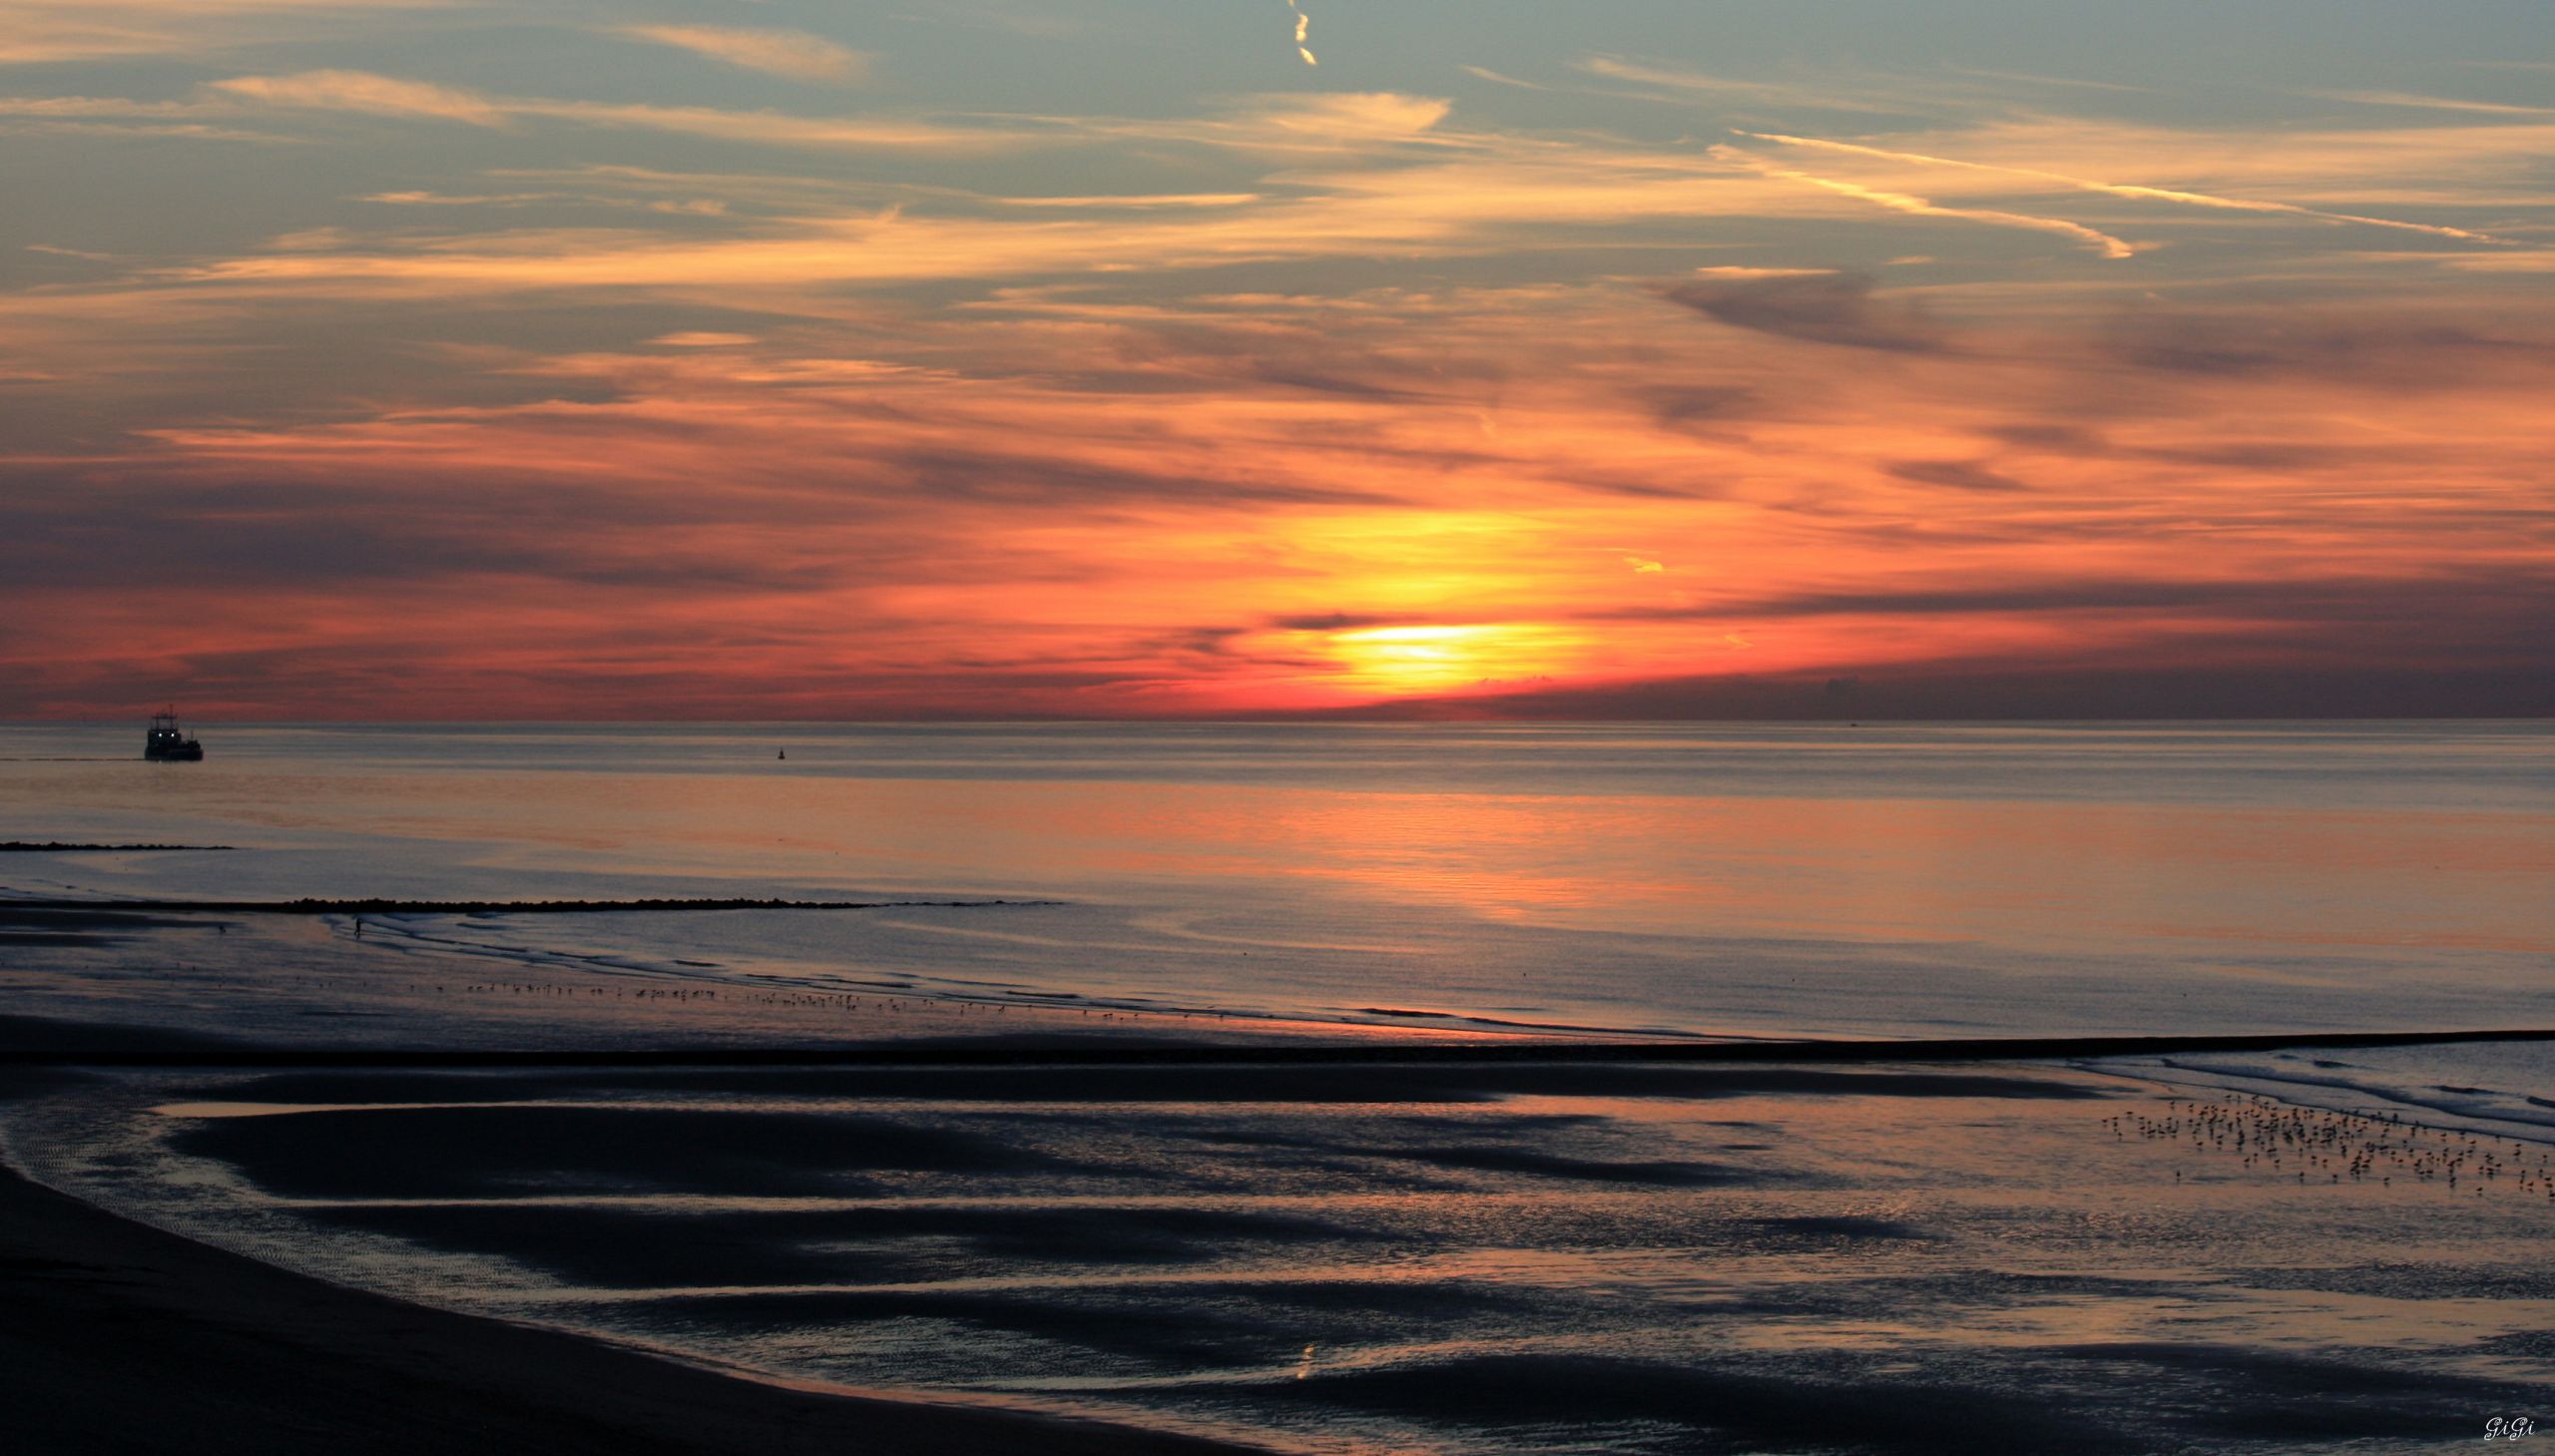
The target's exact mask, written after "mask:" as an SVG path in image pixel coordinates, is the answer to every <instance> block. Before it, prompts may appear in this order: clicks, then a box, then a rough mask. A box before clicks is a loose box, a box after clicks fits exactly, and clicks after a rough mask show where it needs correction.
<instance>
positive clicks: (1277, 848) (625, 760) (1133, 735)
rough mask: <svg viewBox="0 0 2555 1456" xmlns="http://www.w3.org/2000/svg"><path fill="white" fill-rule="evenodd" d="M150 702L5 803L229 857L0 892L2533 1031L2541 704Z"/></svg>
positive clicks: (868, 959)
mask: <svg viewBox="0 0 2555 1456" xmlns="http://www.w3.org/2000/svg"><path fill="white" fill-rule="evenodd" d="M139 738H140V731H139V729H138V728H133V727H132V726H130V725H117V726H113V727H41V728H37V727H16V728H0V759H5V760H6V761H0V838H14V839H27V840H45V839H57V838H58V839H64V840H82V841H101V840H103V841H111V842H186V843H219V844H230V845H237V846H239V848H238V850H237V851H235V852H231V853H225V854H221V855H181V854H164V855H123V856H95V857H88V856H77V857H76V856H68V855H44V856H36V855H25V856H11V858H10V860H9V861H0V888H5V889H7V890H9V891H13V892H16V893H20V894H30V893H32V894H61V893H78V894H93V895H98V896H104V897H136V896H140V897H153V896H178V897H203V898H256V899H270V898H289V897H295V896H305V895H307V896H319V897H331V898H334V897H364V896H381V897H400V898H410V899H429V900H435V899H461V898H503V899H517V898H521V899H539V898H575V899H610V898H623V897H631V896H647V895H674V896H691V895H703V896H730V895H735V896H765V895H774V896H804V897H814V898H852V899H946V898H1003V899H1010V900H1032V901H1041V902H1046V903H1042V904H1038V905H1024V906H1017V907H1014V908H1012V909H1010V910H1007V911H1006V912H1005V913H1003V914H1000V915H978V916H967V917H960V916H948V915H939V916H933V915H923V914H914V915H881V916H875V917H869V918H866V919H863V920H861V921H859V922H857V923H854V922H852V921H850V920H847V919H844V918H830V919H828V918H817V919H809V918H803V917H801V918H790V917H785V916H752V915H737V916H722V917H706V918H703V917H696V918H689V919H681V920H678V919H673V918H666V917H646V918H645V919H644V920H632V919H615V918H613V917H569V918H565V919H559V920H543V921H539V922H532V921H516V922H513V923H508V924H505V925H503V926H502V927H491V926H489V925H486V924H481V923H473V922H469V921H465V920H461V919H458V918H452V917H444V918H427V919H422V920H416V921H410V922H403V923H401V924H399V925H395V926H391V927H387V928H386V929H387V930H388V931H389V932H390V933H409V934H414V935H418V936H424V937H432V938H433V939H434V940H436V941H437V942H438V943H442V944H447V945H481V946H483V947H484V948H486V949H488V950H490V951H491V952H492V953H498V954H507V955H522V956H531V957H538V956H540V955H544V954H553V953H555V954H565V955H574V956H580V957H584V958H586V961H587V963H594V962H597V961H601V960H625V961H627V962H629V963H630V964H631V965H632V966H634V967H641V966H644V967H646V968H647V969H649V970H651V971H653V972H655V973H658V974H663V975H684V974H694V975H698V976H700V977H702V978H704V979H705V980H714V981H715V980H721V979H733V978H735V977H738V976H748V977H752V978H757V979H769V978H773V977H779V978H789V979H797V980H804V981H806V982H809V983H811V984H825V983H829V982H833V981H838V980H843V979H844V978H846V977H848V978H849V981H852V982H859V981H872V982H874V981H877V980H879V979H881V978H887V979H893V980H898V981H905V982H910V983H911V984H913V985H914V986H916V987H918V988H924V989H932V990H939V991H945V992H948V993H950V994H953V995H970V996H982V997H1000V996H1005V995H1030V996H1037V995H1043V994H1049V993H1069V994H1072V995H1076V996H1080V997H1085V998H1089V999H1090V1000H1091V1001H1092V1002H1093V1003H1095V1004H1103V1003H1105V1004H1111V1005H1117V1006H1122V1007H1132V1008H1179V1009H1198V1008H1210V1009H1217V1010H1224V1011H1230V1012H1252V1013H1269V1014H1280V1015H1287V1016H1313V1017H1349V1018H1365V1019H1373V1018H1374V1016H1375V1014H1376V1013H1377V1012H1393V1013H1408V1012H1421V1013H1429V1014H1433V1015H1437V1016H1442V1017H1446V1018H1476V1019H1486V1020H1489V1021H1496V1022H1525V1023H1535V1024H1548V1023H1549V1024H1558V1025H1563V1026H1582V1027H1600V1028H1632V1029H1643V1030H1656V1031H1666V1032H1686V1033H1737V1034H1744V1035H1761V1034H1785V1033H1802V1032H1814V1033H1845V1034H1858V1035H1942V1034H1967V1033H1988V1032H2075V1031H2217V1030H2226V1031H2234V1030H2257V1029H2260V1030H2287V1029H2297V1028H2330V1027H2353V1028H2388V1027H2402V1026H2423V1027H2431V1026H2451V1025H2456V1026H2468V1025H2471V1026H2507V1025H2543V1024H2549V1023H2555V977H2549V976H2548V975H2546V974H2545V973H2546V971H2547V968H2548V966H2549V965H2550V963H2551V957H2550V953H2555V894H2550V893H2549V890H2548V886H2549V885H2550V884H2555V727H2550V726H2549V725H2546V724H2533V723H2532V724H2386V725H2365V726H2363V725H2341V726H2330V725H2319V726H2295V725H2265V726H2254V725H2245V726H2152V727H2151V726H2137V727H2124V726H2106V725H2066V726H2046V727H2043V726H2031V727H2016V726H1997V727H1968V726H1960V727H1907V726H1888V727H1878V726H1875V727H1864V728H1847V727H1841V726H1818V727H1807V726H1804V727H1789V728H1786V727H1775V728H1769V727H1758V726H1748V727H1711V726H1707V727H1659V726H1637V727H1487V728H1483V727H1438V726H1430V727H1330V726H1324V727H1268V726H1229V725H1209V726H1177V727H1166V726H1125V725H1034V726H1012V725H1006V726H932V727H831V726H827V727H809V726H799V725H791V726H733V727H730V726H722V727H586V726H579V727H555V726H507V725H485V726H437V727H252V726H233V725H213V726H210V727H208V728H206V730H205V738H206V741H207V744H208V747H209V756H208V757H207V759H206V760H205V761H204V762H202V763H196V764H146V763H142V762H138V761H131V759H130V755H132V754H133V753H135V752H136V751H137V750H138V747H139ZM783 754H785V755H786V756H785V757H784V756H782V755H783ZM101 759H103V760H104V761H100V760H101ZM1395 1019H1396V1020H1399V1021H1404V1022H1408V1021H1412V1020H1415V1019H1414V1018H1410V1017H1407V1016H1401V1017H1397V1018H1395ZM1472 1024H1478V1023H1477V1022H1475V1023H1472Z"/></svg>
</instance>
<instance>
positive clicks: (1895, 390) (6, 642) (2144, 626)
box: [0, 0, 2555, 719]
mask: <svg viewBox="0 0 2555 1456" xmlns="http://www.w3.org/2000/svg"><path fill="white" fill-rule="evenodd" d="M1301 4H1302V6H1303V10H1302V21H1301V24H1302V27H1303V32H1302V43H1301V47H1300V48H1299V46H1298V44H1297V34H1298V24H1299V22H1298V12H1296V11H1295V10H1294V9H1292V8H1290V6H1289V5H1288V4H1287V3H1286V0H1057V3H1048V4H1031V3H1025V0H923V3H917V4H914V5H911V6H909V7H903V8H896V7H877V6H844V5H831V4H817V3H813V0H766V3H752V0H730V3H715V0H705V3H698V4H693V5H677V4H673V3H664V4H639V3H632V4H621V3H612V0H490V3H480V4H472V3H467V0H413V3H411V0H0V197H5V199H6V206H5V207H0V718H94V717H103V718H110V719H114V718H123V717H129V716H131V715H133V714H135V713H137V712H141V711H147V710H148V709H149V708H150V707H153V706H156V705H157V704H158V703H159V702H161V701H162V700H174V701H176V702H177V703H178V704H179V705H180V706H181V708H182V709H183V710H184V711H186V712H188V713H189V714H190V715H192V716H193V717H197V718H204V719H221V718H229V719H244V718H265V719H293V718H385V719H422V718H438V719H450V718H461V719H510V718H581V719H646V718H693V719H820V718H837V719H871V718H917V717H921V718H928V717H957V718H988V717H1019V716H1063V717H1077V718H1131V717H1156V716H1188V717H1219V716H1246V715H1267V714H1287V713H1351V714H1370V715H1380V716H1480V717H1560V718H1568V717H1592V718H1620V717H1671V718H1674V717H1720V716H1775V717H1793V716H1836V717H1848V716H1854V715H1857V714H1861V715H1867V716H1874V717H1880V716H1889V715H1894V714H1895V715H1904V714H1917V715H1923V716H1943V717H1956V716H2002V715H2022V716H2053V715H2054V716H2075V715H2080V714H2081V715H2085V716H2112V715H2123V714H2160V715H2166V716H2179V715H2204V716H2207V715H2220V714H2234V715H2266V714H2268V715H2292V714H2294V715H2300V716H2317V715H2324V714H2385V715H2401V716H2424V715H2433V714H2523V713H2526V714H2543V713H2547V712H2550V711H2555V686H2551V685H2555V521H2551V520H2550V513H2549V512H2550V494H2555V491H2550V477H2555V464H2550V462H2551V461H2555V296H2551V295H2555V287H2551V286H2550V285H2555V161H2550V159H2555V20H2550V18H2549V12H2548V9H2547V6H2546V4H2545V0H2509V3H2481V0H2475V3H2470V0H2446V3H2442V4H2439V5H2433V6H2414V5H2408V4H2404V3H2402V0H2386V3H2372V0H2245V3H2243V4H2234V5H2231V4H2228V3H2226V0H2213V3H2206V4H2203V3H2196V0H2149V3H2143V4H2139V5H2094V4H2089V3H2074V0H1788V3H1780V4H1778V3H1751V4H1739V3H1719V0H1578V3H1574V4H1569V5H1530V4H1525V3H1512V0H1361V3H1357V4H1353V5H1351V4H1346V3H1340V0H1301Z"/></svg>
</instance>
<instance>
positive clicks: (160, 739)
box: [142, 708, 204, 763]
mask: <svg viewBox="0 0 2555 1456" xmlns="http://www.w3.org/2000/svg"><path fill="white" fill-rule="evenodd" d="M142 756H143V757H145V758H150V759H154V760H157V761H159V762H164V763H200V762H202V761H204V744H202V743H199V742H197V741H196V740H195V735H194V734H193V733H182V732H180V731H178V715H177V712H176V711H175V710H174V709H167V708H164V709H162V710H160V711H159V712H158V713H155V714H153V715H151V734H150V736H148V737H146V738H144V739H143V740H142Z"/></svg>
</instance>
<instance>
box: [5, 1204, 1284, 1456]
mask: <svg viewBox="0 0 2555 1456" xmlns="http://www.w3.org/2000/svg"><path fill="white" fill-rule="evenodd" d="M0 1302H4V1303H5V1304H6V1305H7V1307H8V1308H9V1309H10V1311H11V1314H12V1317H11V1319H9V1320H8V1321H6V1322H5V1323H0V1401H5V1403H6V1406H7V1408H8V1409H9V1411H10V1416H9V1426H10V1428H11V1434H12V1442H11V1448H12V1449H13V1450H17V1451H24V1452H29V1453H42V1452H57V1451H58V1452H75V1451H97V1450H122V1451H160V1450H170V1451H175V1450H186V1451H189V1452H192V1453H205V1456H233V1453H237V1456H252V1453H260V1456H262V1453H275V1456H305V1453H306V1456H340V1453H343V1452H346V1451H354V1450H360V1451H366V1452H373V1453H387V1456H411V1453H413V1456H449V1453H451V1452H453V1451H457V1450H458V1451H473V1452H525V1453H533V1452H539V1453H545V1456H547V1453H585V1452H592V1453H596V1456H606V1453H611V1456H675V1453H708V1452H720V1451H740V1450H753V1451H757V1452H762V1453H770V1456H800V1453H806V1456H816V1453H826V1456H838V1453H840V1452H843V1451H862V1452H870V1453H878V1456H940V1453H949V1456H959V1453H974V1452H982V1451H996V1450H1036V1451H1039V1452H1042V1453H1046V1452H1053V1453H1057V1456H1080V1453H1092V1456H1100V1453H1130V1456H1148V1453H1161V1456H1236V1453H1243V1452H1248V1451H1252V1450H1255V1449H1257V1448H1252V1447H1245V1446H1240V1445H1231V1444H1225V1443H1219V1442H1215V1441H1210V1440H1207V1439H1204V1438H1200V1437H1192V1436H1184V1435H1178V1434H1174V1433H1169V1432H1162V1431H1156V1430H1148V1429H1145V1428H1141V1427H1134V1426H1113V1425H1108V1424H1105V1423H1102V1422H1097V1421H1088V1420H1080V1419H1074V1418H1071V1417H1064V1416H1047V1415H1038V1414H1030V1413H1026V1412H1017V1411H1006V1410H998V1409H991V1408H985V1407H971V1406H963V1405H957V1404H946V1405H944V1404H938V1403H926V1402H921V1401H909V1400H898V1399H889V1398H884V1397H876V1396H862V1395H851V1394H829V1393H822V1392H817V1391H811V1390H804V1389H799V1388H794V1387H790V1386H785V1385H780V1384H775V1383H770V1382H766V1381H762V1380H757V1379H753V1378H749V1377H748V1376H745V1375H742V1374H725V1373H721V1372H719V1371H717V1370H714V1369H711V1368H707V1367H704V1366H701V1365H696V1364H691V1363H686V1362H683V1361H679V1360H676V1359H672V1358H669V1357H662V1356H657V1355H652V1354H648V1353H645V1352H642V1351H639V1350H635V1349H631V1348H629V1347H627V1346H621V1345H615V1344H610V1343H607V1342H604V1341H601V1340H597V1339H592V1338H588V1337H585V1336H581V1335H576V1334H571V1333H567V1332H565V1331H560V1330H552V1329H543V1328H537V1327H534V1326H530V1325H523V1324H516V1323H512V1322H509V1321H505V1320H500V1319H492V1318H487V1317H483V1316H479V1315H471V1314H463V1313H458V1312H455V1311H451V1310H444V1309H436V1308H432V1307H429V1306H427V1305H422V1304H411V1303H408V1302H405V1301H402V1300H399V1299H394V1298H391V1297H389V1296H387V1295H382V1294H374V1293H370V1292H367V1291H364V1290H360V1289H354V1288H348V1287H345V1286H343V1285H338V1284H333V1283H329V1282H327V1281H325V1280H322V1279H318V1278H314V1277H311V1276H309V1275H306V1274H301V1273H296V1272H293V1271H291V1270H288V1269H284V1268H279V1267H276V1266H275V1265H272V1264H267V1263H263V1262H260V1261H258V1260H256V1259H253V1258H250V1257H248V1256H247V1255H244V1254H238V1253H233V1252H231V1251H229V1250H227V1249H223V1248H219V1247H216V1246H214V1245H212V1244H208V1243H200V1242H197V1241H195V1240H193V1239H190V1238H186V1237H184V1236H182V1235H179V1234H176V1233H171V1232H168V1231H166V1230H164V1229H160V1228H156V1227H152V1226H150V1225H148V1224H144V1223H139V1222H136V1221H134V1220H132V1219H129V1218H126V1217H124V1216H123V1215H122V1214H119V1213H114V1212H112V1211H110V1210H107V1209H104V1208H101V1207H99V1206H97V1205H94V1204H90V1203H87V1202H85V1201H83V1200H80V1199H77V1198H74V1197H73V1196H71V1195H69V1194H65V1193H62V1192H59V1191H58V1190H55V1189H52V1188H49V1187H47V1186H45V1185H43V1184H39V1183H37V1182H35V1181H34V1180H32V1179H30V1178H28V1177H26V1176H25V1175H23V1174H21V1173H20V1172H19V1171H18V1170H17V1169H15V1168H14V1167H0Z"/></svg>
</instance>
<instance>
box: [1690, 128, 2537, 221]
mask: <svg viewBox="0 0 2555 1456" xmlns="http://www.w3.org/2000/svg"><path fill="white" fill-rule="evenodd" d="M1739 135H1740V136H1743V137H1753V138H1755V139H1757V140H1758V141H1761V142H1777V143H1781V144H1783V145H1785V146H1788V147H1806V148H1814V149H1816V150H1819V151H1823V152H1836V153H1842V154H1845V155H1847V156H1856V157H1874V158H1879V159H1881V160H1883V161H1888V162H1907V163H1913V164H1916V165H1918V166H1923V167H1952V168H1963V169H1967V170H1969V171H1972V172H1989V173H2001V174H2003V175H2005V176H2008V177H2027V178H2031V179H2033V180H2035V181H2039V182H2054V183H2058V184H2060V185H2061V186H2064V187H2070V188H2075V189H2077V190H2078V191H2081V192H2093V193H2105V194H2108V195H2110V196H2112V197H2116V198H2130V199H2133V200H2136V201H2141V202H2163V203H2179V204H2182V205H2185V206H2187V207H2195V208H2219V209H2224V210H2227V211H2230V212H2239V213H2279V214H2285V215H2288V216H2291V217H2300V218H2313V219H2316V220H2317V221H2319V222H2325V223H2355V224H2359V225H2361V226H2364V227H2369V228H2393V229H2398V230H2400V231H2403V232H2407V233H2427V234H2430V235H2431V236H2433V237H2435V238H2455V239H2458V240H2460V241H2462V242H2467V243H2507V242H2508V240H2506V239H2501V238H2496V237H2494V236H2492V235H2491V234H2489V233H2476V232H2470V231H2468V230H2467V229H2464V228H2448V227H2442V226H2440V225H2438V224H2433V223H2406V222H2402V221H2399V220H2396V219H2393V218H2370V217H2364V216H2362V215H2360V214H2357V213H2334V212H2327V211H2325V210H2324V209H2321V208H2308V207H2301V206H2299V205H2298V204H2295V203H2270V202H2263V201H2260V200H2257V199H2251V198H2229V197H2219V196H2217V195H2215V194H2211V193H2196V192H2179V191H2176V190H2173V189H2170V188H2156V187H2136V186H2130V185H2125V184H2121V183H2109V182H2095V181H2092V180H2090V179H2087V178H2081V177H2068V176H2065V175H2063V174H2061V173H2056V172H2042V171H2039V170H2037V169H2034V168H2029V167H2002V166H1997V165H1994V164H1991V163H1984V162H1962V161H1958V160H1955V159H1953V158H1948V157H1929V156H1926V155H1924V154H1923V153H1920V152H1892V151H1887V150H1884V149H1882V148H1878V147H1865V146H1860V145H1857V144H1854V143H1850V142H1829V141H1823V140H1820V139H1818V138H1814V137H1789V136H1785V135H1783V134H1781V133H1777V132H1741V133H1739Z"/></svg>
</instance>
